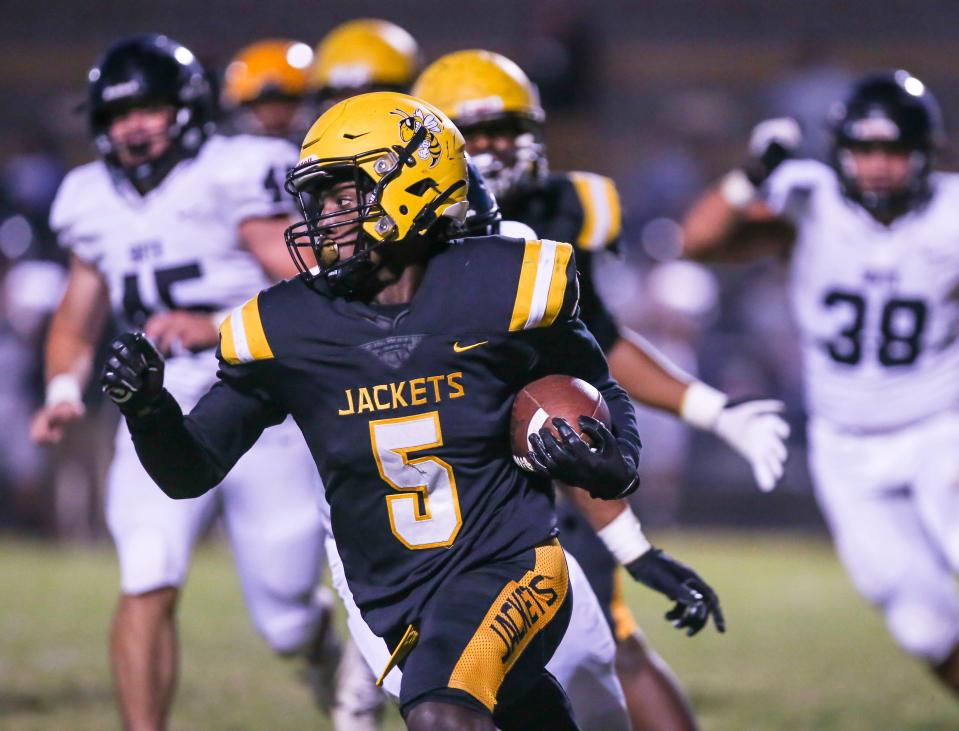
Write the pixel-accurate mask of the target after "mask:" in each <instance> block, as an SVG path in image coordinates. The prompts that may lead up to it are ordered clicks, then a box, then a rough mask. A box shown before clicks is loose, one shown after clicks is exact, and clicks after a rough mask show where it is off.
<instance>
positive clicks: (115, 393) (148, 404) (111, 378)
mask: <svg viewBox="0 0 959 731" xmlns="http://www.w3.org/2000/svg"><path fill="white" fill-rule="evenodd" d="M100 386H101V387H102V388H103V392H104V393H105V394H106V395H107V396H109V397H110V399H111V400H112V401H113V402H114V403H115V404H116V405H117V406H118V407H120V411H122V412H123V414H124V415H126V416H143V415H144V414H146V413H148V412H150V411H151V410H152V408H153V407H154V405H155V404H156V402H157V400H158V399H159V397H160V395H161V394H162V393H163V356H161V355H160V353H159V352H157V349H156V348H155V347H153V343H151V342H150V341H149V340H148V339H147V337H146V335H144V334H143V333H142V332H128V333H123V334H122V335H120V336H119V337H116V338H114V339H113V342H112V343H110V351H109V354H108V356H107V362H106V365H105V366H104V367H103V375H102V376H101V377H100Z"/></svg>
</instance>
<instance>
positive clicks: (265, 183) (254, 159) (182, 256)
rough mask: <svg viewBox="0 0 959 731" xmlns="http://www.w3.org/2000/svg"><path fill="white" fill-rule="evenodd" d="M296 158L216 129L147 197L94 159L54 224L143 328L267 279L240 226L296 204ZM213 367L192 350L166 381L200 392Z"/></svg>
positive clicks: (282, 144) (74, 180)
mask: <svg viewBox="0 0 959 731" xmlns="http://www.w3.org/2000/svg"><path fill="white" fill-rule="evenodd" d="M296 159H297V151H296V149H295V148H294V147H293V146H292V145H290V144H289V143H288V142H286V141H283V140H275V139H268V138H262V137H253V136H249V135H238V136H236V137H223V136H219V135H214V136H213V137H211V138H210V139H209V140H208V141H207V142H206V143H205V144H204V145H203V147H202V148H201V149H200V150H199V152H198V153H197V155H196V156H195V157H193V158H191V159H187V160H184V161H182V162H180V163H179V164H178V165H177V166H176V167H175V168H174V169H173V170H172V171H170V173H169V174H168V175H167V176H166V177H165V178H164V179H163V181H162V182H161V183H160V185H159V186H157V187H156V188H155V189H153V190H151V191H150V192H148V193H147V194H146V195H144V196H141V195H140V194H139V193H137V192H136V191H135V190H134V189H133V187H132V186H131V185H130V183H129V182H128V181H127V180H126V179H125V178H122V177H120V176H115V175H113V174H112V173H111V171H110V169H109V168H108V167H107V166H106V165H105V164H104V163H103V162H102V161H97V162H92V163H89V164H87V165H83V166H81V167H78V168H76V169H74V170H72V171H71V172H70V173H69V174H68V175H67V177H66V178H65V179H64V181H63V184H62V185H61V187H60V190H59V191H58V193H57V196H56V199H55V201H54V203H53V208H52V211H51V216H50V222H51V227H52V228H53V229H54V231H56V232H57V235H58V237H59V240H60V244H61V245H62V246H64V247H66V248H68V249H69V250H70V251H71V252H72V253H73V254H74V255H76V256H77V257H78V258H79V259H81V260H82V261H84V262H86V263H88V264H91V265H93V266H95V267H96V268H97V269H98V270H99V271H100V273H101V274H102V276H103V278H104V280H105V281H106V283H107V287H108V289H109V293H110V299H111V304H112V306H113V310H114V312H115V314H116V316H117V317H118V319H119V321H120V322H121V323H122V324H123V325H124V326H126V327H128V328H138V329H139V328H142V327H143V326H144V324H145V323H146V321H147V320H148V319H149V317H150V316H151V315H153V314H155V313H157V312H163V311H167V310H194V311H199V312H215V311H217V310H221V309H225V308H229V307H232V306H234V305H236V304H238V303H240V302H243V301H244V300H245V299H247V298H248V297H249V296H250V295H251V293H253V292H257V291H259V290H260V289H262V288H263V287H264V286H267V285H268V284H269V282H268V280H267V279H266V276H265V274H264V273H263V271H262V269H261V268H260V266H259V264H258V263H257V261H256V259H255V258H254V257H253V255H252V254H250V253H249V252H248V251H247V250H245V249H243V248H241V247H240V241H239V237H238V226H239V224H240V223H242V222H243V221H244V220H245V219H248V218H257V217H268V216H274V215H280V214H288V213H290V212H292V208H293V201H292V199H290V197H289V196H287V195H286V194H285V193H284V192H283V190H282V187H281V185H282V181H283V179H284V176H285V175H286V170H287V169H288V167H290V166H291V165H293V164H295V162H296ZM277 246H282V242H281V241H277ZM214 372H215V360H214V358H213V355H212V351H211V352H207V353H201V354H198V355H185V356H181V357H178V358H173V359H172V362H171V363H170V366H169V367H168V369H167V374H168V376H167V381H168V384H169V385H170V387H171V390H173V391H174V392H175V393H177V395H178V397H180V398H183V399H185V400H195V398H196V397H198V396H199V394H200V393H202V392H203V391H204V390H206V388H207V387H208V386H209V385H210V383H211V382H212V380H213V378H214V376H213V374H214ZM191 397H192V398H191Z"/></svg>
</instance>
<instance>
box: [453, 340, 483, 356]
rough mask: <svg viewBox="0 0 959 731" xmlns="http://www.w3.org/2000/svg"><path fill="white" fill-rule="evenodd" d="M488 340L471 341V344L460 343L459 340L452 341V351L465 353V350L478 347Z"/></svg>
mask: <svg viewBox="0 0 959 731" xmlns="http://www.w3.org/2000/svg"><path fill="white" fill-rule="evenodd" d="M488 342H489V340H481V341H480V342H478V343H473V344H472V345H460V341H459V340H457V341H456V342H455V343H453V352H454V353H465V352H466V351H467V350H472V349H473V348H478V347H479V346H481V345H486V344H487V343H488Z"/></svg>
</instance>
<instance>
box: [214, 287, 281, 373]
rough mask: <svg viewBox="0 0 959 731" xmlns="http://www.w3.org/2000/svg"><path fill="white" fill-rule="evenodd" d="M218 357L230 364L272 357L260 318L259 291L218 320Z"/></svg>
mask: <svg viewBox="0 0 959 731" xmlns="http://www.w3.org/2000/svg"><path fill="white" fill-rule="evenodd" d="M261 294H262V293H261ZM220 357H221V358H222V359H223V360H225V361H226V362H227V363H230V364H232V365H238V364H240V363H252V362H253V361H255V360H270V359H272V358H273V350H272V349H271V348H270V343H269V341H268V340H267V338H266V331H265V330H264V329H263V320H262V318H261V317H260V294H257V295H256V297H253V298H252V299H249V300H247V301H246V302H245V303H244V304H242V305H240V306H239V307H237V308H235V309H234V310H233V311H232V312H231V313H230V315H229V317H227V318H226V319H225V320H223V322H222V323H220Z"/></svg>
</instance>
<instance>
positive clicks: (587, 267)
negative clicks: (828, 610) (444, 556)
mask: <svg viewBox="0 0 959 731" xmlns="http://www.w3.org/2000/svg"><path fill="white" fill-rule="evenodd" d="M413 93H414V94H415V95H417V96H420V97H422V98H424V99H427V100H429V101H431V102H432V103H434V104H436V105H437V106H439V107H440V108H441V109H442V110H443V111H445V112H446V113H447V114H448V115H449V116H450V117H451V119H453V121H454V123H456V124H457V125H458V126H459V127H460V129H461V130H462V131H463V134H464V136H465V138H466V145H467V150H468V152H469V153H470V155H471V158H472V160H473V161H474V163H475V164H476V166H477V167H478V168H479V169H480V171H481V172H482V174H483V177H484V179H485V180H486V183H487V185H488V186H489V187H490V188H491V190H492V192H493V193H494V194H495V196H496V199H497V201H498V202H499V204H500V207H501V211H502V216H503V218H504V223H503V227H502V233H503V234H505V235H516V236H518V237H521V238H524V237H527V236H529V235H530V232H529V229H532V230H533V231H535V232H536V235H540V236H545V237H549V238H551V239H557V240H560V241H571V242H574V243H575V245H576V252H575V256H576V266H577V269H578V270H579V272H580V306H581V317H582V319H583V322H584V323H585V324H586V326H587V328H589V330H590V332H591V333H593V335H594V336H595V338H596V340H597V342H598V343H599V344H600V346H602V348H603V350H604V351H605V353H606V356H607V358H608V359H609V367H610V372H611V373H612V375H613V377H614V378H615V379H616V380H617V381H618V382H619V383H620V384H621V385H622V386H623V388H624V389H625V390H626V392H627V393H628V394H629V395H630V396H631V397H633V398H635V399H636V400H637V401H640V402H642V403H644V404H646V405H649V406H653V407H656V408H660V409H664V410H668V411H671V412H673V413H675V414H677V415H678V416H680V417H681V418H683V419H684V420H685V421H687V422H688V423H690V424H691V425H693V426H696V427H698V428H701V429H706V430H709V431H712V432H714V433H715V434H717V435H718V436H720V437H721V438H722V439H724V440H725V441H726V443H727V444H729V445H730V447H732V448H733V449H734V450H736V451H737V452H738V453H739V454H741V455H742V456H743V457H745V458H746V459H747V460H748V461H749V463H750V465H751V466H752V469H753V472H754V474H755V476H756V480H757V482H758V484H759V486H760V488H761V489H763V490H771V489H772V488H773V487H774V486H775V484H776V482H777V481H778V479H779V478H780V477H781V475H782V472H783V462H784V460H785V458H786V447H785V445H784V443H783V440H784V439H785V438H786V437H787V436H788V426H787V425H786V423H785V422H784V421H783V420H782V418H781V417H780V416H779V415H778V412H779V411H781V410H782V408H783V405H782V404H781V403H780V402H779V401H773V400H763V401H750V402H745V403H738V404H731V403H729V400H728V399H727V397H726V396H725V395H724V394H722V393H721V392H719V391H716V390H715V389H713V388H710V387H709V386H707V385H705V384H703V383H700V382H698V381H689V380H688V379H684V378H683V377H681V376H679V375H677V374H678V369H676V368H674V367H673V366H671V365H670V364H668V363H666V362H665V361H664V359H663V358H662V356H661V355H660V354H658V353H656V352H655V351H654V350H653V349H652V348H651V346H650V345H649V344H648V343H646V342H645V341H644V340H643V339H642V338H640V337H639V336H637V335H635V334H634V333H630V332H628V331H626V330H625V329H623V328H621V327H619V326H618V325H617V324H616V322H615V321H614V319H613V318H612V316H611V315H610V313H609V311H608V310H607V309H606V307H605V306H604V304H603V302H602V300H601V299H600V297H599V295H598V293H597V291H596V288H595V286H594V284H593V281H592V269H593V256H595V255H597V254H599V253H601V252H604V251H607V250H609V249H611V248H614V247H615V246H616V244H617V242H618V240H619V235H620V207H619V197H618V193H617V191H616V188H615V185H614V183H613V181H612V180H610V179H609V178H606V177H603V176H600V175H596V174H593V173H584V172H576V173H557V172H550V171H548V170H547V160H546V155H545V149H544V144H543V139H544V122H545V113H544V111H543V108H542V106H541V105H540V103H539V97H538V94H537V91H536V88H535V86H534V85H533V84H532V83H531V82H530V80H529V79H528V77H527V76H526V74H525V73H524V72H523V71H522V69H520V68H519V67H518V66H517V65H516V64H515V63H513V62H512V61H510V60H509V59H507V58H505V57H503V56H501V55H499V54H496V53H491V52H489V51H483V50H468V51H459V52H455V53H451V54H448V55H446V56H443V57H441V58H439V59H437V60H436V61H434V62H433V63H432V64H430V65H429V66H428V67H427V68H426V69H425V70H424V71H423V73H422V74H421V75H420V77H419V78H418V79H417V81H416V83H415V84H414V86H413ZM517 221H518V222H519V223H521V224H525V226H521V227H519V228H516V226H515V223H513V222H517ZM527 227H528V228H527ZM566 494H567V496H568V497H569V498H570V500H569V502H566V503H564V504H563V505H561V506H560V508H559V510H560V515H561V518H562V524H563V536H564V545H567V544H568V545H567V549H568V550H569V551H570V552H571V553H572V554H573V555H574V556H575V557H576V558H577V560H578V561H579V562H580V564H581V565H582V566H583V568H584V569H585V570H586V573H587V576H588V577H589V579H590V582H591V583H592V585H593V588H594V589H595V591H596V594H597V596H598V597H599V598H600V601H601V602H603V604H604V606H605V607H607V612H608V615H607V617H608V620H609V621H610V624H611V625H612V626H613V630H614V634H615V636H616V639H617V664H618V671H619V677H620V680H621V681H622V684H623V688H624V690H625V692H626V699H627V702H628V705H629V711H630V716H631V718H632V723H633V726H634V728H636V729H658V730H660V729H690V728H694V727H695V721H694V719H693V716H692V713H691V711H690V709H689V703H688V701H687V700H686V699H685V697H684V694H683V693H682V691H681V689H680V688H679V685H678V683H677V682H676V680H675V678H674V677H673V675H672V673H671V672H670V671H669V669H668V667H667V666H666V664H665V663H664V662H663V660H662V659H661V658H660V657H659V656H658V655H657V654H656V653H655V651H654V650H653V649H652V648H651V647H649V645H648V644H647V643H646V641H645V638H644V637H643V636H642V634H641V633H640V632H639V629H638V627H637V626H636V624H635V621H634V620H633V618H632V616H631V614H630V612H629V609H628V608H627V607H626V605H625V604H624V603H623V602H622V599H621V598H620V593H619V589H618V586H617V585H616V581H615V578H614V576H615V571H616V566H617V562H619V563H622V564H623V565H625V566H626V567H627V568H628V569H629V571H630V573H631V574H632V575H633V576H634V577H635V578H637V579H638V580H640V581H643V582H644V583H647V584H648V583H649V582H647V581H645V577H643V575H642V571H641V570H638V569H637V566H638V565H637V563H636V562H637V559H638V558H639V557H640V556H642V555H644V551H646V550H647V549H648V545H647V544H645V542H644V540H642V539H641V536H642V533H641V531H640V530H639V525H638V522H637V520H636V517H635V516H634V515H633V513H632V510H631V509H630V508H629V506H628V505H627V504H626V503H625V502H624V503H621V504H616V503H611V504H607V505H606V506H603V507H602V508H601V509H597V506H596V505H595V504H593V501H590V500H589V499H588V496H584V495H583V494H582V493H581V491H570V492H568V493H566ZM570 503H573V504H575V506H576V507H575V508H574V507H571V505H570ZM580 512H582V514H584V515H585V516H586V518H587V519H588V521H589V524H590V525H591V526H592V529H591V528H590V525H587V524H586V523H585V522H584V520H583V518H582V517H580ZM593 529H595V530H596V531H598V534H599V538H601V539H602V540H598V539H597V537H596V533H594V530H593ZM647 555H648V554H647ZM571 694H572V691H571Z"/></svg>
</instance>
